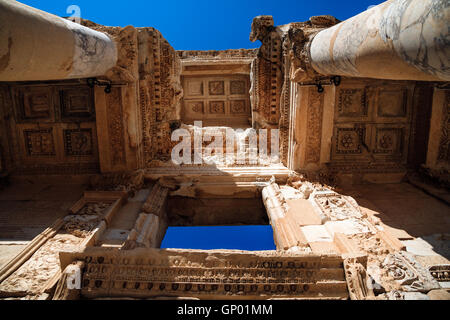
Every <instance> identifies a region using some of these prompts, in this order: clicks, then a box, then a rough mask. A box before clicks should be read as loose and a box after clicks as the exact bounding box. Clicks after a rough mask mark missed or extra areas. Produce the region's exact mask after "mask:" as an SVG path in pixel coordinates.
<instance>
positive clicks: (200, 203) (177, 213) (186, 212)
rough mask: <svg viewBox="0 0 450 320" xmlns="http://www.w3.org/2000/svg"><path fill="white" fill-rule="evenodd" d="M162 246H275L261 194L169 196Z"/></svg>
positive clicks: (261, 248)
mask: <svg viewBox="0 0 450 320" xmlns="http://www.w3.org/2000/svg"><path fill="white" fill-rule="evenodd" d="M167 219H168V228H167V231H166V235H165V237H164V239H163V241H162V245H161V249H165V248H167V249H169V248H170V249H198V250H213V249H226V250H243V251H266V250H276V246H275V244H274V238H273V230H272V227H271V225H270V223H269V218H268V215H267V212H266V209H265V207H264V204H263V201H262V198H261V196H260V195H259V196H256V195H255V197H251V198H188V197H179V196H174V197H170V198H169V199H168V205H167Z"/></svg>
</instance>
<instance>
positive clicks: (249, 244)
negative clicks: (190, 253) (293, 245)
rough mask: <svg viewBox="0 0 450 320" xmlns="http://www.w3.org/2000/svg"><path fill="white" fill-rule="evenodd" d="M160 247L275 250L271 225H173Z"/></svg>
mask: <svg viewBox="0 0 450 320" xmlns="http://www.w3.org/2000/svg"><path fill="white" fill-rule="evenodd" d="M161 248H172V249H203V250H210V249H239V250H248V251H258V250H275V249H276V248H275V244H274V242H273V233H272V227H271V226H236V227H189V228H186V227H173V228H169V229H168V230H167V233H166V237H165V238H164V241H163V243H162V246H161Z"/></svg>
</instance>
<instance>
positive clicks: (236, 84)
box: [230, 81, 246, 94]
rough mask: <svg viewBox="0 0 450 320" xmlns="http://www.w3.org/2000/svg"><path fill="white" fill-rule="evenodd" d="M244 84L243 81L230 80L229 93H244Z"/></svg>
mask: <svg viewBox="0 0 450 320" xmlns="http://www.w3.org/2000/svg"><path fill="white" fill-rule="evenodd" d="M245 89H246V85H245V82H244V81H231V82H230V91H231V94H245Z"/></svg>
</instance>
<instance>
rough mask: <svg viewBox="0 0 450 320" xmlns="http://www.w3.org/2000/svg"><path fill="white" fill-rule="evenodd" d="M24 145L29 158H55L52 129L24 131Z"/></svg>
mask: <svg viewBox="0 0 450 320" xmlns="http://www.w3.org/2000/svg"><path fill="white" fill-rule="evenodd" d="M24 137H25V145H26V148H27V152H28V155H30V156H55V155H56V151H55V141H54V136H53V129H51V128H50V129H43V130H25V131H24Z"/></svg>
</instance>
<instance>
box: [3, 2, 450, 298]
mask: <svg viewBox="0 0 450 320" xmlns="http://www.w3.org/2000/svg"><path fill="white" fill-rule="evenodd" d="M449 16H450V6H449V2H448V1H445V0H408V1H401V0H390V1H386V2H385V3H382V4H381V5H379V6H376V7H373V8H371V9H369V10H367V11H365V12H363V13H361V14H360V15H357V16H355V17H353V18H350V19H349V20H347V21H343V22H341V21H338V20H337V19H336V18H334V17H332V16H315V17H311V18H310V19H309V20H308V21H305V22H293V23H289V24H287V25H281V26H276V25H275V23H274V19H273V18H272V17H271V16H258V17H256V18H254V20H253V23H252V28H251V34H250V40H251V41H254V42H255V41H260V43H261V46H260V48H259V49H239V50H235V49H232V50H225V51H176V50H175V49H174V48H172V46H171V45H170V43H168V41H166V40H165V39H164V37H163V35H162V34H161V33H160V32H159V31H158V30H156V29H154V28H151V27H145V28H135V27H132V26H128V27H125V28H120V27H107V26H102V25H99V24H96V23H94V22H91V21H87V20H81V24H77V23H74V22H72V21H69V20H67V19H63V18H60V17H56V16H53V15H51V14H48V13H45V12H42V11H39V10H36V9H34V8H31V7H28V6H25V5H23V4H21V3H19V2H16V1H12V0H0V43H1V46H0V298H1V299H24V300H25V299H26V300H39V299H40V300H51V299H53V300H65V299H70V300H72V299H129V298H134V299H162V298H170V299H175V298H183V299H256V300H267V299H344V300H345V299H352V300H367V299H369V300H410V299H421V300H429V299H445V300H448V299H449V297H450V293H449V290H450V278H449V272H450V262H449V259H450V250H449V244H450V210H449V204H450V193H449V187H450V184H449V183H450V181H449V169H450V138H449V137H450V133H449V132H450V86H449V81H450V61H449V59H450V55H449V47H448V38H449V21H450V20H449ZM43 39H45V41H43ZM237 129H241V130H237ZM199 137H200V140H198V139H199ZM180 141H183V143H184V144H182V145H180V144H179V143H180ZM220 150H226V152H225V154H223V153H221V151H220ZM174 155H176V156H180V157H181V158H182V159H183V161H184V162H182V163H178V162H177V161H174ZM191 160H192V161H191ZM219 160H220V161H219ZM231 225H270V226H271V227H272V229H273V236H274V242H275V244H276V248H277V250H275V251H257V252H250V251H236V250H220V249H218V250H212V251H208V250H190V249H189V248H186V249H160V247H161V243H162V241H163V239H164V236H165V234H166V230H167V228H168V227H171V226H231Z"/></svg>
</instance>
